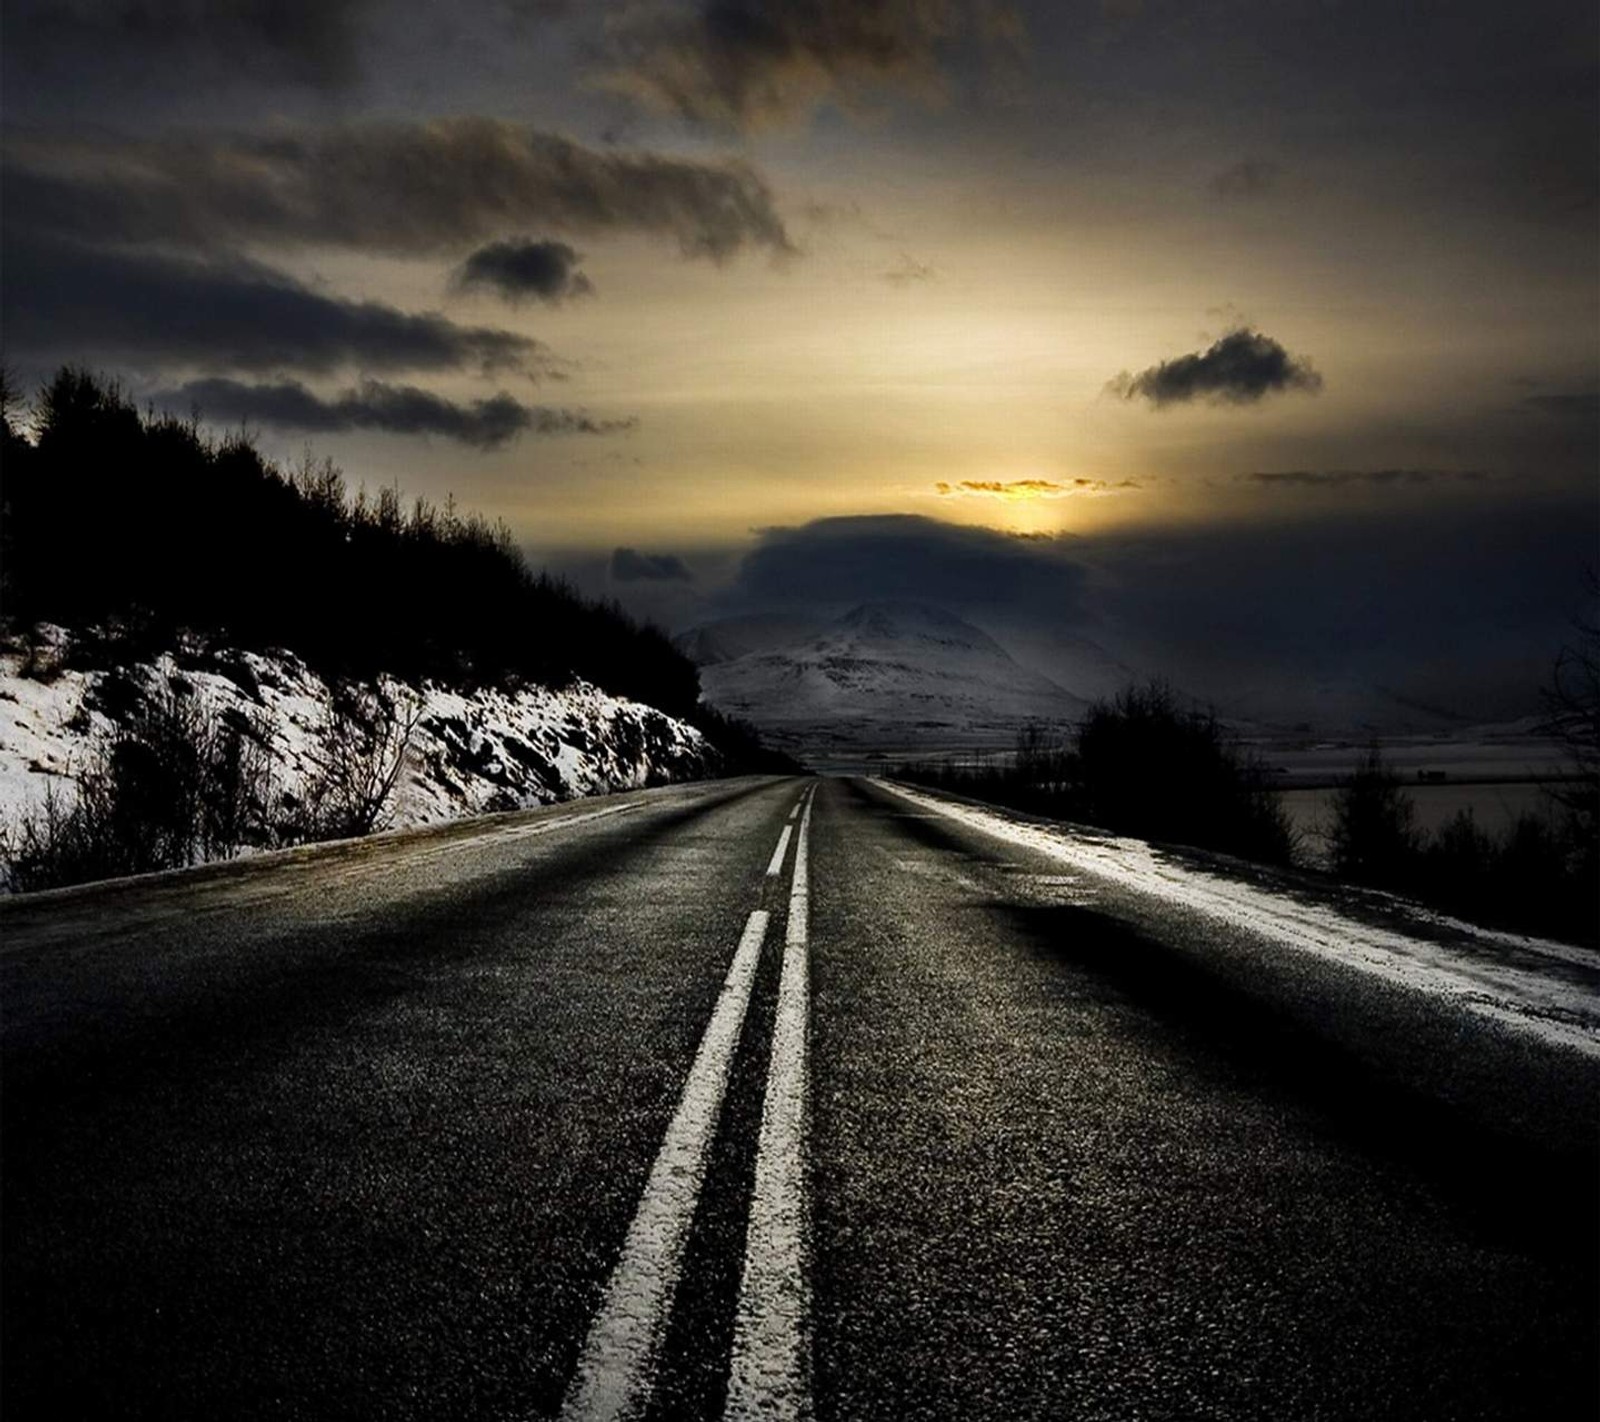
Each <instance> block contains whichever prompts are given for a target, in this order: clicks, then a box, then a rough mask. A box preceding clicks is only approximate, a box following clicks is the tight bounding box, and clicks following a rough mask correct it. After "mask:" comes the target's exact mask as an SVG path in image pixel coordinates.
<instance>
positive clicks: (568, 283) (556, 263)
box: [455, 238, 594, 306]
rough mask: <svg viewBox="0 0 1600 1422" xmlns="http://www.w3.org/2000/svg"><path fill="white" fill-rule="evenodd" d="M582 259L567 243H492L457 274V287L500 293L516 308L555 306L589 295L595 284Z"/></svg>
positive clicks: (518, 241) (466, 262)
mask: <svg viewBox="0 0 1600 1422" xmlns="http://www.w3.org/2000/svg"><path fill="white" fill-rule="evenodd" d="M581 260H582V259H581V258H580V257H579V256H578V254H577V253H576V252H574V251H573V250H572V248H571V247H569V246H567V244H566V243H565V242H534V241H530V240H528V239H527V238H516V239H510V240H507V241H505V242H491V243H490V244H489V245H488V246H487V247H480V248H479V249H478V250H477V251H476V252H474V253H473V254H472V255H471V256H470V257H468V258H467V260H466V261H465V262H463V263H462V264H461V266H460V268H459V269H458V270H457V272H456V276H455V281H456V285H457V286H459V287H463V288H469V289H470V288H474V287H477V288H487V289H488V290H490V291H494V292H498V293H499V294H500V295H501V296H502V297H504V298H505V299H506V300H507V301H509V302H510V303H511V304H512V305H513V306H515V305H517V304H519V303H520V302H523V301H545V302H549V303H550V304H552V305H555V304H558V303H560V302H562V301H566V300H569V299H570V298H572V297H575V296H588V295H590V294H591V293H592V292H593V291H594V286H593V284H592V283H591V282H590V281H589V278H588V277H586V276H585V275H584V274H583V273H582V272H580V271H579V270H578V263H579V261H581Z"/></svg>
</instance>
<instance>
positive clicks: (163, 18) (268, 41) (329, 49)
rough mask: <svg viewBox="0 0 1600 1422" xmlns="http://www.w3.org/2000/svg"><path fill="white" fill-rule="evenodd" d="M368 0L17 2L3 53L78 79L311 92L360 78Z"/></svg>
mask: <svg viewBox="0 0 1600 1422" xmlns="http://www.w3.org/2000/svg"><path fill="white" fill-rule="evenodd" d="M369 8H370V4H369V0H226V3H217V2H216V0H16V3H11V4H8V5H7V6H6V17H5V23H6V46H7V48H8V49H12V50H13V51H16V50H20V51H21V53H22V54H23V55H25V56H30V57H32V58H33V59H34V60H36V61H37V62H40V63H44V64H46V65H51V64H56V63H63V62H65V61H69V60H70V61H71V62H72V63H73V64H74V66H75V67H76V69H77V71H78V73H79V75H80V77H81V76H82V75H83V74H84V71H85V70H88V71H89V72H91V73H92V72H95V71H97V70H100V69H103V68H105V67H108V66H127V67H132V66H134V65H138V66H141V67H144V68H146V69H148V68H149V67H151V66H154V67H155V68H157V69H158V70H160V71H162V72H164V73H167V74H172V73H182V74H183V76H184V82H185V83H186V84H196V83H201V84H220V83H224V82H226V81H228V80H230V79H233V78H237V77H239V76H241V75H242V76H245V77H248V78H252V79H262V80H268V81H286V82H290V83H298V84H309V85H312V86H316V87H334V86H341V85H344V84H348V83H349V82H350V81H352V80H353V79H354V78H355V77H356V75H357V72H358V67H359V66H358V63H357V49H358V42H359V39H360V29H361V21H362V19H363V18H364V12H366V11H367V10H368V9H369Z"/></svg>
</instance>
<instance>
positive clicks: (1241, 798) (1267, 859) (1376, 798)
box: [895, 624, 1600, 947]
mask: <svg viewBox="0 0 1600 1422" xmlns="http://www.w3.org/2000/svg"><path fill="white" fill-rule="evenodd" d="M1579 633H1580V636H1579V638H1578V639H1577V641H1576V642H1575V643H1574V644H1573V645H1571V646H1569V647H1568V648H1566V649H1565V650H1564V651H1563V653H1562V655H1561V659H1560V661H1559V663H1558V667H1557V675H1556V678H1555V680H1554V683H1553V686H1552V688H1551V690H1550V691H1549V693H1548V698H1547V700H1548V704H1549V706H1550V709H1551V711H1552V723H1551V724H1552V728H1553V729H1554V730H1555V731H1556V732H1557V733H1558V734H1559V735H1561V736H1562V737H1563V738H1564V740H1565V741H1566V743H1567V745H1568V747H1569V749H1570V751H1571V756H1572V765H1573V768H1574V771H1575V774H1574V775H1573V777H1572V778H1571V779H1569V780H1566V781H1564V782H1559V783H1556V784H1554V785H1552V786H1550V787H1549V798H1550V803H1549V806H1548V809H1547V811H1546V812H1545V813H1543V814H1525V815H1523V816H1521V817H1520V818H1519V819H1518V820H1517V821H1516V822H1515V823H1514V824H1513V825H1512V826H1511V827H1510V828H1509V829H1507V830H1506V831H1505V832H1504V833H1502V834H1499V835H1494V834H1491V833H1489V832H1488V831H1487V830H1485V829H1484V828H1483V827H1482V826H1480V825H1479V824H1478V823H1477V821H1476V820H1475V819H1474V818H1473V816H1472V814H1471V812H1470V811H1463V812H1461V813H1460V814H1458V815H1457V816H1456V817H1455V818H1454V819H1453V820H1451V821H1450V822H1449V823H1448V824H1446V825H1444V826H1443V827H1442V828H1441V829H1440V830H1438V831H1437V832H1436V833H1434V834H1431V835H1430V834H1425V833H1424V832H1423V831H1422V830H1420V829H1419V828H1418V826H1417V823H1416V806H1415V804H1414V802H1413V801H1412V799H1411V797H1410V796H1409V795H1408V794H1407V793H1406V791H1405V788H1404V785H1403V783H1402V782H1401V780H1400V778H1399V776H1397V775H1396V774H1394V773H1393V771H1392V770H1390V769H1389V768H1388V767H1387V766H1385V765H1384V763H1383V760H1382V757H1381V755H1380V754H1379V752H1378V751H1377V749H1376V748H1373V749H1372V750H1370V751H1369V752H1368V753H1367V754H1366V755H1365V756H1364V757H1363V759H1362V760H1361V761H1360V762H1359V763H1358V764H1357V765H1356V766H1355V767H1354V769H1353V770H1352V772H1351V774H1350V775H1349V776H1347V777H1346V778H1345V779H1344V780H1343V781H1342V782H1341V783H1340V785H1339V787H1338V789H1337V791H1336V793H1335V795H1334V797H1333V803H1332V810H1333V819H1332V822H1331V824H1330V825H1329V826H1328V827H1327V829H1326V830H1325V831H1324V833H1323V838H1324V839H1325V840H1326V848H1327V854H1328V868H1329V870H1330V871H1331V873H1332V874H1333V876H1334V877H1336V878H1338V879H1340V880H1342V881H1344V882H1346V883H1352V884H1361V885H1366V886H1369V887H1372V888H1377V889H1385V890H1389V891H1391V892H1396V893H1401V894H1405V895H1408V896H1411V897H1413V898H1417V899H1421V900H1422V901H1424V902H1426V903H1428V904H1431V905H1433V906H1434V907H1436V908H1440V909H1443V910H1445V911H1446V912H1449V913H1453V914H1458V915H1460V916H1461V917H1463V918H1467V919H1470V920H1472V921H1474V922H1478V923H1485V924H1492V925H1495V926H1499V927H1503V928H1509V929H1513V930H1515V931H1518V932H1524V933H1537V934H1548V935H1552V936H1555V937H1558V938H1564V939H1567V940H1570V941H1572V942H1577V943H1586V944H1590V945H1593V946H1596V947H1600V833H1597V824H1600V815H1597V813H1596V811H1597V806H1600V775H1597V773H1596V767H1597V765H1600V674H1597V672H1600V632H1597V631H1596V629H1595V628H1594V627H1593V626H1589V625H1585V624H1580V627H1579ZM895 774H896V775H898V776H899V777H901V778H902V779H906V780H910V781H914V782H917V783H920V784H924V785H929V786H933V787H934V788H937V789H942V790H949V791H952V792H954V793H956V794H961V795H967V796H970V797H972V798H973V799H977V800H985V801H988V802H990V803H993V804H1001V805H1010V806H1012V807H1014V808H1016V809H1020V810H1026V811H1029V812H1031V813H1034V814H1041V815H1048V816H1051V817H1053V818H1057V819H1066V820H1076V821H1079V822H1081V823H1084V824H1091V825H1099V826H1101V827H1103V828H1105V829H1108V830H1113V831H1115V832H1117V833H1119V834H1131V835H1137V836H1140V837H1141V838H1145V839H1153V840H1159V841H1164V842H1166V843H1171V844H1187V845H1195V846H1197V847H1200V848H1204V849H1216V850H1221V851H1223V852H1225V853H1229V854H1235V855H1238V856H1240V857H1241V858H1246V859H1253V860H1257V861H1259V862H1261V863H1267V864H1284V865H1286V864H1292V863H1294V862H1295V860H1296V858H1297V857H1298V848H1299V846H1298V844H1297V836H1296V835H1295V833H1294V831H1293V830H1292V828H1291V827H1290V824H1289V820H1288V816H1287V814H1286V812H1285V811H1284V809H1283V806H1282V804H1281V802H1280V800H1279V797H1278V794H1277V791H1276V788H1275V786H1274V784H1273V783H1272V781H1271V779H1270V777H1269V776H1268V775H1267V773H1266V772H1265V770H1264V769H1263V767H1262V766H1261V765H1260V764H1259V763H1258V762H1257V761H1256V760H1255V759H1254V758H1253V757H1252V756H1250V755H1249V754H1248V753H1247V752H1245V751H1244V750H1243V749H1242V748H1241V747H1240V745H1239V744H1238V742H1237V741H1236V740H1235V739H1234V738H1233V737H1232V736H1231V735H1230V734H1229V733H1228V732H1227V731H1226V730H1225V729H1224V728H1222V727H1221V726H1219V725H1218V723H1217V721H1216V720H1215V718H1214V717H1212V716H1210V715H1208V714H1205V713H1202V712H1198V711H1193V710H1188V709H1185V708H1184V707H1182V706H1181V705H1179V703H1178V702H1177V700H1176V699H1175V698H1174V696H1173V695H1172V693H1171V692H1170V691H1169V690H1168V689H1167V688H1165V687H1164V686H1162V685H1160V684H1159V683H1151V684H1149V685H1147V686H1142V687H1134V688H1131V689H1129V690H1127V691H1124V692H1123V693H1122V694H1121V695H1120V696H1118V697H1117V698H1116V700H1115V701H1111V702H1104V703H1101V704H1099V705H1097V706H1095V707H1094V708H1093V710H1091V711H1090V713H1089V715H1088V716H1087V717H1086V718H1085V720H1084V722H1083V723H1082V725H1081V726H1079V727H1078V728H1077V729H1076V731H1075V732H1071V733H1069V732H1067V731H1064V730H1058V729H1052V728H1049V727H1043V726H1037V725H1035V726H1029V727H1026V728H1024V730H1023V731H1022V732H1021V733H1020V734H1019V736H1018V738H1017V745H1016V750H1015V753H1014V754H1013V755H1011V756H1009V757H1007V758H1005V759H998V758H982V757H980V758H977V759H975V760H970V761H967V762H965V763H961V762H953V761H947V762H923V763H920V764H909V765H902V766H900V767H898V768H897V769H896V771H895Z"/></svg>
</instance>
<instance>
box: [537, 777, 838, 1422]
mask: <svg viewBox="0 0 1600 1422" xmlns="http://www.w3.org/2000/svg"><path fill="white" fill-rule="evenodd" d="M814 793H815V787H813V788H812V789H811V790H808V791H807V792H806V794H805V795H804V796H803V797H802V799H801V806H803V807H804V810H803V813H802V814H801V816H800V825H799V830H798V832H797V833H796V834H795V835H794V840H795V854H794V882H793V887H792V888H791V890H790V893H789V916H788V929H787V932H786V934H785V937H784V950H783V968H782V972H781V975H780V977H779V981H778V1008H777V1016H776V1019H775V1022H774V1025H773V1033H772V1057H771V1061H770V1063H769V1065H768V1068H767V1090H766V1098H765V1101H764V1103H763V1106H762V1112H761V1134H760V1137H759V1139H758V1142H757V1145H756V1168H755V1188H754V1190H753V1191H752V1194H751V1200H750V1219H749V1227H748V1230H747V1232H746V1237H745V1255H744V1272H743V1275H742V1277H741V1279H740V1282H739V1302H738V1308H737V1313H736V1315H735V1319H734V1337H733V1364H732V1369H731V1371H730V1375H729V1378H728V1404H727V1411H726V1415H727V1416H728V1417H732V1418H754V1417H760V1418H764V1419H771V1420H772V1422H800V1419H805V1418H809V1417H810V1415H811V1396H810V1387H809V1381H808V1376H807V1374H808V1367H807V1364H808V1359H807V1353H806V1319H807V1317H808V1315H809V1312H810V1281H809V1271H808V1266H807V1260H806V1253H805V1251H806V1208H807V1207H806V1197H805V1129H806V1033H807V1026H806V1017H807V1013H808V1008H809V989H808V982H809V977H810V972H809V965H808V960H807V947H806V943H807V927H808V921H809V918H810V901H809V888H808V873H807V854H806V846H807V840H808V831H809V830H810V827H811V797H812V795H813V794H814ZM796 809H797V810H799V809H800V806H796ZM790 818H791V819H793V818H794V816H793V815H791V816H790ZM790 828H791V827H790V826H788V825H785V826H784V829H783V834H782V836H781V837H780V838H779V840H778V847H777V849H776V850H775V851H774V852H773V856H772V862H771V864H769V865H768V867H767V874H768V875H770V876H776V875H778V874H779V873H781V872H782V869H783V858H784V853H785V851H786V850H787V848H788V846H789V840H790ZM769 920H770V915H769V914H768V912H767V911H766V910H765V909H756V910H755V911H754V912H753V913H751V915H750V918H749V920H748V921H747V922H746V924H745V927H744V933H743V934H742V935H741V937H740V939H739V947H738V949H737V950H736V951H735V953H734V955H733V964H732V966H731V967H730V968H729V969H728V976H727V978H726V979H725V980H724V982H723V984H722V992H721V994H720V996H719V997H718V998H717V1005H716V1007H715V1008H714V1009H713V1011H712V1013H711V1022H710V1024H709V1025H708V1026H707V1027H706V1031H705V1035H704V1036H703V1037H702V1038H701V1039H700V1047H699V1050H698V1051H697V1052H696V1053H695V1058H694V1064H693V1065H692V1066H691V1067H690V1068H689V1079H688V1081H687V1082H686V1083H685V1084H684V1088H683V1096H682V1098H681V1099H680V1101H679V1102H678V1110H677V1113H676V1114H675V1115H674V1116H673V1118H672V1123H671V1124H670V1125H669V1126H668V1127H667V1134H666V1137H665V1139H664V1140H663V1141H662V1142H661V1149H660V1151H659V1152H658V1153H657V1155H656V1160H655V1164H654V1166H652V1167H651V1170H650V1178H649V1179H648V1180H647V1181H646V1182H645V1187H644V1194H643V1196H642V1197H641V1198H640V1200H639V1207H638V1209H637V1211H636V1212H635V1213H634V1217H633V1223H632V1224H631V1225H629V1227H628V1233H627V1237H626V1238H625V1239H624V1240H623V1244H622V1257H621V1258H620V1259H619V1260H618V1261H617V1266H616V1268H615V1269H614V1270H613V1271H612V1274H611V1279H610V1282H609V1283H608V1284H607V1286H606V1293H605V1298H604V1299H603V1300H602V1302H601V1305H600V1311H599V1313H598V1314H597V1315H596V1316H595V1319H594V1322H593V1324H591V1326H590V1328H589V1336H588V1339H587V1340H586V1342H585V1343H584V1348H583V1354H582V1356H581V1357H580V1358H579V1360H578V1370H577V1372H576V1373H575V1374H574V1375H573V1379H572V1383H571V1386H570V1387H569V1388H568V1389H567V1396H566V1401H565V1403H564V1405H563V1406H562V1409H561V1416H562V1418H563V1419H565V1422H600V1420H601V1419H618V1420H619V1422H620V1419H624V1418H630V1417H637V1416H638V1415H640V1414H641V1413H642V1412H643V1411H644V1409H645V1407H646V1405H647V1404H648V1402H649V1400H650V1389H651V1385H652V1383H653V1382H654V1378H655V1367H656V1360H657V1355H658V1353H659V1352H660V1347H661V1340H662V1338H663V1337H664V1336H665V1334H666V1329H667V1320H668V1317H669V1316H670V1314H671V1311H672V1300H673V1296H674V1294H675V1293H676V1291H677V1287H678V1279H679V1276H680V1274H681V1273H682V1269H683V1254H684V1248H685V1246H686V1245H687V1243H688V1238H689V1226H690V1224H691V1223H692V1222H693V1219H694V1211H695V1205H696V1203H697V1202H698V1200H699V1197H700V1188H701V1185H702V1184H703V1183H704V1181H705V1173H706V1158H707V1154H708V1152H709V1150H710V1146H711V1140H712V1137H713V1136H715V1134H716V1129H717V1120H718V1118H719V1116H720V1115H721V1112H722V1101H723V1097H724V1096H725V1095H726V1093H727V1086H728V1074H729V1071H730V1069H731V1068H732V1065H733V1056H734V1052H735V1049H736V1048H737V1047H738V1045H739V1035H740V1032H741V1030H742V1028H743V1026H744V1019H745V1014H746V1011H747V1009H748V1008H749V1006H750V992H751V988H752V987H753V985H754V983H755V976H756V968H757V966H758V964H759V963H760V961H761V946H762V944H763V943H764V942H765V940H766V934H767V925H768V922H769Z"/></svg>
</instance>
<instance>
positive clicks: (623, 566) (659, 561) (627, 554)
mask: <svg viewBox="0 0 1600 1422" xmlns="http://www.w3.org/2000/svg"><path fill="white" fill-rule="evenodd" d="M611 578H612V581H614V582H619V583H641V582H648V583H692V582H693V581H694V573H693V571H692V570H691V569H690V567H689V565H688V564H687V563H685V562H684V561H683V559H682V558H680V557H678V555H677V554H676V553H641V552H640V551H639V550H638V549H637V548H617V549H614V550H613V551H612V554H611Z"/></svg>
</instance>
